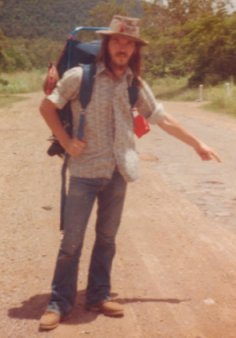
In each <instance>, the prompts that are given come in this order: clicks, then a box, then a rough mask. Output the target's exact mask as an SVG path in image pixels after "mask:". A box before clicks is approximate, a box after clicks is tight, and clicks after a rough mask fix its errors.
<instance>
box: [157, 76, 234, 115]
mask: <svg viewBox="0 0 236 338" xmlns="http://www.w3.org/2000/svg"><path fill="white" fill-rule="evenodd" d="M151 86H152V89H153V91H154V93H155V95H156V97H157V98H158V99H160V100H170V101H200V98H201V99H202V102H203V106H204V107H205V108H206V109H208V110H213V111H216V112H220V113H224V114H230V115H233V116H235V117H236V100H235V97H236V86H235V85H234V84H232V83H231V84H227V85H226V84H225V83H222V84H220V85H218V86H214V87H211V86H204V87H203V91H202V94H200V89H199V87H198V88H188V86H187V79H186V78H181V79H175V78H174V79H173V78H164V79H158V80H155V81H154V82H153V83H152V84H151ZM204 102H205V105H204Z"/></svg>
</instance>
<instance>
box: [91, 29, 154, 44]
mask: <svg viewBox="0 0 236 338" xmlns="http://www.w3.org/2000/svg"><path fill="white" fill-rule="evenodd" d="M96 33H97V34H99V35H105V36H111V35H118V36H124V37H127V38H129V39H131V40H133V41H135V42H137V43H139V44H140V45H142V46H147V45H148V42H147V41H145V40H143V39H140V38H136V37H135V36H131V35H129V34H125V33H117V32H114V31H109V30H104V31H102V30H101V31H96Z"/></svg>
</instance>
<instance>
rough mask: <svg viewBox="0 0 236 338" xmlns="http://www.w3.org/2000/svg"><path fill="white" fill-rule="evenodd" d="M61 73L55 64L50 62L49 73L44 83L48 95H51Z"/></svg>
mask: <svg viewBox="0 0 236 338" xmlns="http://www.w3.org/2000/svg"><path fill="white" fill-rule="evenodd" d="M58 80H59V75H58V72H57V68H56V66H55V65H54V64H52V63H50V64H49V66H48V73H47V76H46V79H45V81H44V84H43V90H44V93H45V94H46V95H50V94H51V92H52V91H53V89H54V88H55V87H56V84H57V81H58Z"/></svg>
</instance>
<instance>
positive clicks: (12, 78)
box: [0, 70, 45, 94]
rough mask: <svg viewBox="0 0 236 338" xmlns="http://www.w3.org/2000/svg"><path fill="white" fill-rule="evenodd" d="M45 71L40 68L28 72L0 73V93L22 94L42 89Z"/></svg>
mask: <svg viewBox="0 0 236 338" xmlns="http://www.w3.org/2000/svg"><path fill="white" fill-rule="evenodd" d="M44 76H45V73H43V72H42V71H40V70H34V71H30V72H17V73H2V74H0V94H22V93H30V92H36V91H39V90H41V89H42V82H43V77H44Z"/></svg>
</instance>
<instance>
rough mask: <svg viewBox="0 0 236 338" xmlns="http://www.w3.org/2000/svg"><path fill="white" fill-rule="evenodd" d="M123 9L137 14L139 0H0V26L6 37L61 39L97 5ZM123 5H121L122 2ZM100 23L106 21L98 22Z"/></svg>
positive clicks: (88, 15)
mask: <svg viewBox="0 0 236 338" xmlns="http://www.w3.org/2000/svg"><path fill="white" fill-rule="evenodd" d="M105 3H106V4H108V3H109V5H110V6H115V7H117V8H119V7H120V8H123V10H125V11H127V13H128V14H131V15H132V14H137V15H140V13H141V1H131V0H129V1H124V0H120V1H109V2H108V1H99V0H89V1H87V0H67V1H65V0H57V1H48V0H40V1H35V0H21V1H19V2H18V1H17V2H16V1H15V0H2V1H0V29H1V30H2V31H3V33H4V35H6V36H9V37H19V36H21V37H25V38H35V37H47V38H51V39H56V40H61V39H63V40H64V38H65V34H67V32H70V31H71V29H72V28H74V27H76V26H81V25H85V24H88V22H89V20H90V16H91V14H90V11H91V10H93V9H94V8H95V7H96V6H98V5H99V6H100V5H101V4H105ZM124 4H125V5H124ZM100 24H101V25H104V24H107V22H101V23H100Z"/></svg>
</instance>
